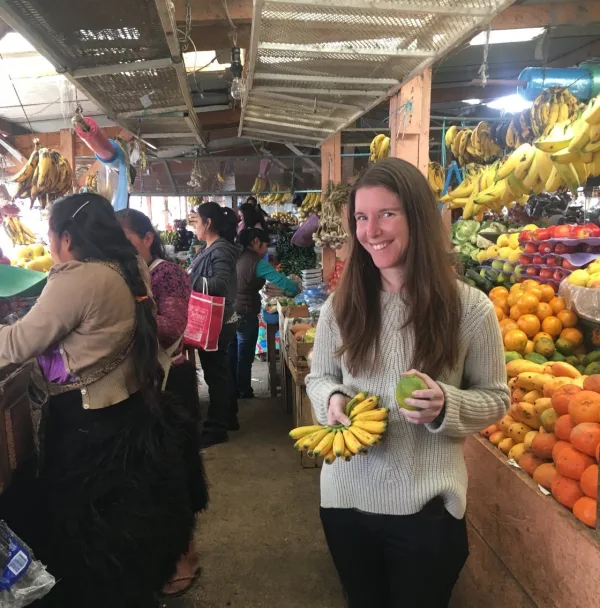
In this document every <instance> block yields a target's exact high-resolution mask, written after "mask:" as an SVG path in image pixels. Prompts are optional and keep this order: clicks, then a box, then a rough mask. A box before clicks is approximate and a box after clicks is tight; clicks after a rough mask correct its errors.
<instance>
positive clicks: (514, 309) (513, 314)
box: [509, 304, 521, 321]
mask: <svg viewBox="0 0 600 608" xmlns="http://www.w3.org/2000/svg"><path fill="white" fill-rule="evenodd" d="M509 316H510V318H511V319H512V320H513V321H517V320H518V319H519V317H520V316H521V311H520V310H519V307H518V306H517V305H516V304H515V305H514V306H511V307H510V313H509Z"/></svg>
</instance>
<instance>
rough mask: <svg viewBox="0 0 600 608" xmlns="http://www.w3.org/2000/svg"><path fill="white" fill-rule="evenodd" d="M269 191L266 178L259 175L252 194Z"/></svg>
mask: <svg viewBox="0 0 600 608" xmlns="http://www.w3.org/2000/svg"><path fill="white" fill-rule="evenodd" d="M266 189H267V180H266V179H265V178H264V177H261V176H260V175H258V176H257V177H256V179H255V180H254V184H252V189H251V192H253V193H254V194H256V193H257V192H264V191H265V190H266Z"/></svg>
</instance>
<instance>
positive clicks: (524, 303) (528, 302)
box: [517, 293, 540, 315]
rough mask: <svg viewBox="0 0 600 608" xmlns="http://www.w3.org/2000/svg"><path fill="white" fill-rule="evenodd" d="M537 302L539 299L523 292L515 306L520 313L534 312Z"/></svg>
mask: <svg viewBox="0 0 600 608" xmlns="http://www.w3.org/2000/svg"><path fill="white" fill-rule="evenodd" d="M539 304H540V301H539V300H538V299H537V298H536V297H535V296H534V295H533V294H530V293H525V294H524V295H522V296H521V297H520V298H519V299H518V301H517V306H518V308H519V310H520V311H521V314H522V315H526V314H534V313H535V311H536V310H537V308H538V306H539Z"/></svg>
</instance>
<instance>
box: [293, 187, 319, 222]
mask: <svg viewBox="0 0 600 608" xmlns="http://www.w3.org/2000/svg"><path fill="white" fill-rule="evenodd" d="M312 213H316V214H317V215H321V193H320V192H309V193H308V194H307V195H306V196H305V197H304V200H303V201H302V204H301V205H300V207H299V208H298V217H299V218H300V219H301V220H305V219H306V218H307V217H308V216H309V215H311V214H312Z"/></svg>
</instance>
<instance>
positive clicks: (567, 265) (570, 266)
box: [562, 260, 575, 270]
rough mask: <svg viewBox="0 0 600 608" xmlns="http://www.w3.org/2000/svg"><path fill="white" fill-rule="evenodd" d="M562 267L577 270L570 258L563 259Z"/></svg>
mask: <svg viewBox="0 0 600 608" xmlns="http://www.w3.org/2000/svg"><path fill="white" fill-rule="evenodd" d="M562 267H563V268H564V269H565V270H575V266H573V264H571V262H569V260H563V263H562Z"/></svg>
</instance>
